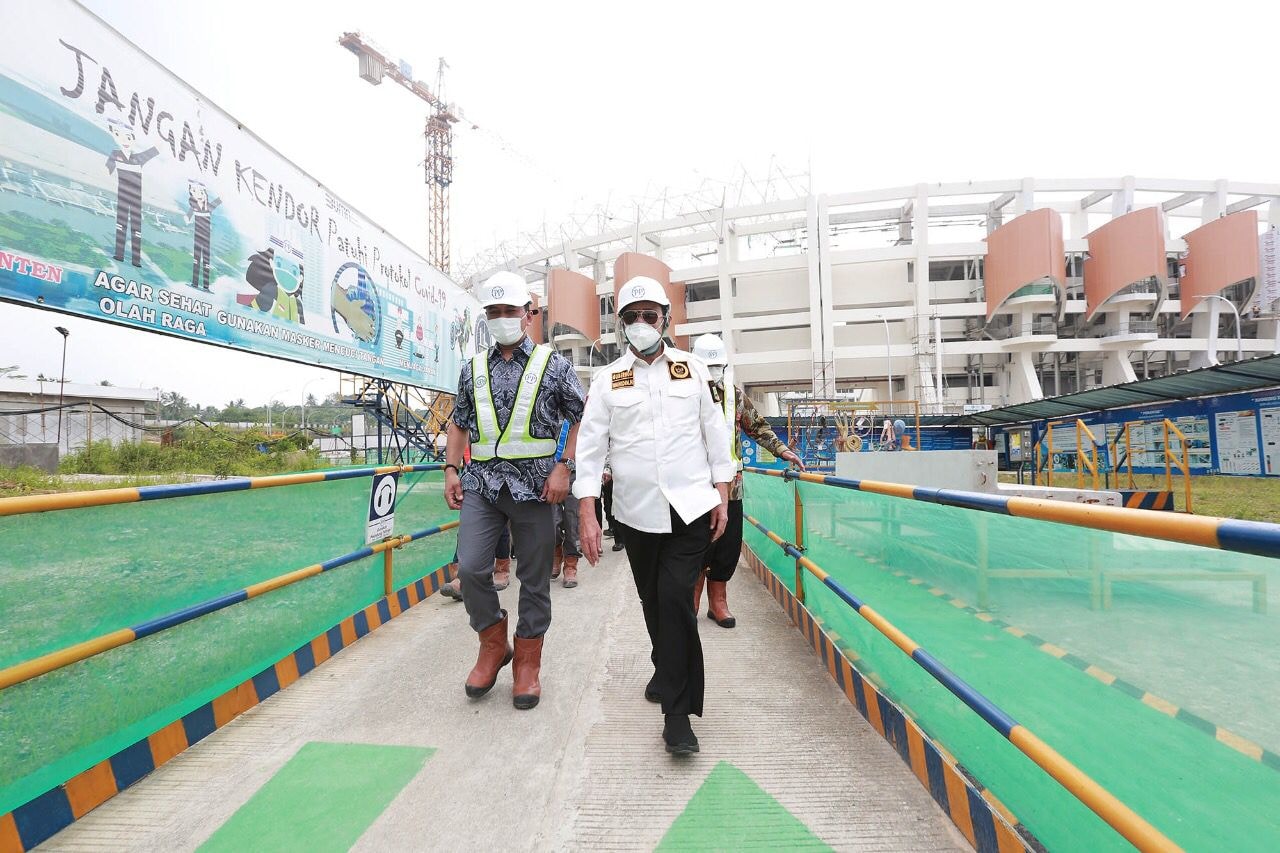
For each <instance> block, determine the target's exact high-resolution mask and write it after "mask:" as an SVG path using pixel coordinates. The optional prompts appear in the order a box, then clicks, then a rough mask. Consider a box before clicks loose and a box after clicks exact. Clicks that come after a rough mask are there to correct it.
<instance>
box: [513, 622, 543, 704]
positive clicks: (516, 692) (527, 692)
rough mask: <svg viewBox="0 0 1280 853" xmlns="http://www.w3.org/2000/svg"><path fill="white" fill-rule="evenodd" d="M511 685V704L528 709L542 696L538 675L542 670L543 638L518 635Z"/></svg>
mask: <svg viewBox="0 0 1280 853" xmlns="http://www.w3.org/2000/svg"><path fill="white" fill-rule="evenodd" d="M512 668H513V669H514V674H513V679H514V681H513V684H512V686H511V704H512V705H515V706H516V707H517V708H519V709H520V710H521V711H527V710H529V709H530V708H532V707H533V706H534V705H537V704H538V699H540V698H541V697H542V684H541V683H540V682H539V681H538V675H539V673H540V672H541V670H542V638H541V637H538V638H537V639H534V640H528V639H525V638H524V637H516V658H515V663H514V664H513V665H512Z"/></svg>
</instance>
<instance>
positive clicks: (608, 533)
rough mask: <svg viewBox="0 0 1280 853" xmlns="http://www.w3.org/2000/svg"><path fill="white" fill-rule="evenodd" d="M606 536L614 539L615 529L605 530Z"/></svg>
mask: <svg viewBox="0 0 1280 853" xmlns="http://www.w3.org/2000/svg"><path fill="white" fill-rule="evenodd" d="M604 535H605V536H608V537H609V538H610V539H612V538H613V528H612V527H606V528H605V529H604Z"/></svg>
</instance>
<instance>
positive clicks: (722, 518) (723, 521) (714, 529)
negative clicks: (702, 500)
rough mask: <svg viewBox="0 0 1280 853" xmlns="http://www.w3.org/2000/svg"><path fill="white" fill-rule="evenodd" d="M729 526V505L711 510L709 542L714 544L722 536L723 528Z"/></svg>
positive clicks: (722, 505)
mask: <svg viewBox="0 0 1280 853" xmlns="http://www.w3.org/2000/svg"><path fill="white" fill-rule="evenodd" d="M728 526H729V505H728V504H720V505H719V506H717V507H716V508H715V509H713V510H711V541H712V542H714V541H716V540H717V539H719V538H720V537H721V536H723V535H724V531H725V528H727V527H728Z"/></svg>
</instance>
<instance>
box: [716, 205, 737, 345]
mask: <svg viewBox="0 0 1280 853" xmlns="http://www.w3.org/2000/svg"><path fill="white" fill-rule="evenodd" d="M716 234H718V235H719V238H720V244H719V246H718V248H717V251H716V278H717V281H718V283H719V285H720V337H721V338H722V339H723V340H724V348H725V354H726V355H727V356H728V357H729V362H730V363H732V362H733V357H734V354H735V353H737V351H738V341H737V337H738V333H737V332H736V331H735V330H734V328H733V310H734V296H733V272H732V270H733V265H734V264H735V263H736V262H737V260H738V238H737V237H736V236H735V235H734V233H733V230H732V227H731V226H730V225H729V223H727V222H726V221H725V218H724V208H723V207H721V208H720V210H719V211H718V212H717V214H716Z"/></svg>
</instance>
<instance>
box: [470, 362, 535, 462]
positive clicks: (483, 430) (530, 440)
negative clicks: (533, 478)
mask: <svg viewBox="0 0 1280 853" xmlns="http://www.w3.org/2000/svg"><path fill="white" fill-rule="evenodd" d="M550 361H551V347H548V346H545V345H543V344H538V345H536V346H534V348H533V352H531V353H529V361H528V363H527V364H525V366H524V373H522V374H521V375H520V387H519V388H518V389H517V390H516V401H515V405H514V406H512V408H511V417H510V418H508V419H507V425H506V427H505V428H503V429H502V430H501V431H500V430H499V429H498V410H497V409H496V408H495V407H494V405H493V388H492V387H491V385H490V381H489V353H488V351H487V350H486V351H485V352H480V353H476V355H475V356H474V357H473V358H472V359H471V382H472V388H473V390H474V392H475V403H476V432H477V434H478V438H477V439H476V441H475V442H473V443H472V445H471V458H472V460H474V461H478V462H484V461H485V460H488V459H537V458H538V457H541V456H551V455H553V454H554V453H555V452H556V440H555V439H554V438H535V437H534V436H533V434H532V433H530V432H529V425H530V422H531V421H532V420H533V401H534V400H536V399H537V397H538V390H539V389H540V388H541V387H542V377H543V376H544V375H545V374H546V372H547V363H548V362H550Z"/></svg>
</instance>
